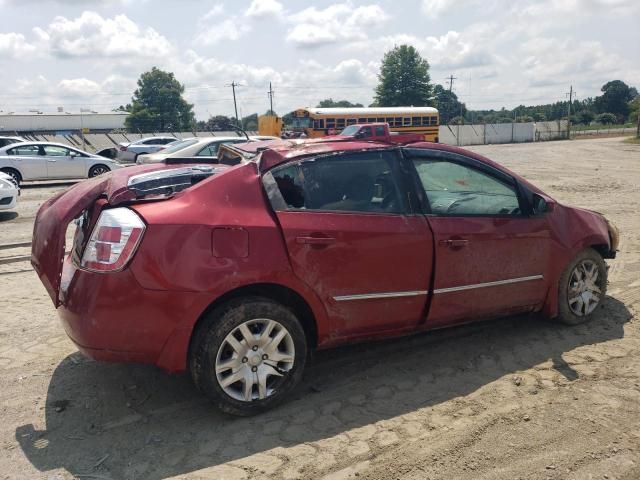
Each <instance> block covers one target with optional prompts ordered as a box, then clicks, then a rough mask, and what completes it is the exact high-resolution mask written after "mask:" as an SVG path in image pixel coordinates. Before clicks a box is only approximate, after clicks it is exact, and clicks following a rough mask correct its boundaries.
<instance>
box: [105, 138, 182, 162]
mask: <svg viewBox="0 0 640 480" xmlns="http://www.w3.org/2000/svg"><path fill="white" fill-rule="evenodd" d="M179 140H180V139H179V138H176V137H171V136H158V137H146V138H141V139H140V140H136V141H134V142H121V143H119V144H118V153H117V159H118V160H119V161H120V162H123V163H135V161H136V159H137V158H138V155H145V154H147V153H154V152H157V151H158V150H161V149H164V148H166V147H167V145H169V144H171V143H173V142H177V141H179Z"/></svg>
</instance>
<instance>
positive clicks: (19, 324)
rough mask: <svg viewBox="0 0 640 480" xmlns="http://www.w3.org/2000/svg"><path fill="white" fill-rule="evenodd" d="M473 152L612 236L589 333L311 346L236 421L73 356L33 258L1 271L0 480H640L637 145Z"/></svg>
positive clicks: (27, 192) (523, 322)
mask: <svg viewBox="0 0 640 480" xmlns="http://www.w3.org/2000/svg"><path fill="white" fill-rule="evenodd" d="M473 150H475V151H478V152H480V153H483V154H486V155H487V156H489V157H491V158H494V159H496V160H498V161H500V162H502V163H503V164H505V165H506V166H508V167H510V168H512V169H513V170H515V171H516V172H518V173H520V174H522V175H523V176H525V177H526V178H528V179H529V180H531V181H533V182H534V183H535V184H537V185H539V186H540V187H542V188H543V189H544V190H546V191H547V192H548V193H549V194H551V195H552V196H554V197H555V198H557V199H558V200H559V201H561V202H566V203H570V204H573V205H578V206H583V207H587V208H591V209H594V210H597V211H600V212H602V213H604V214H606V215H607V216H608V217H609V218H611V219H612V220H613V221H614V222H615V223H616V224H617V225H618V226H619V228H620V230H621V232H622V240H621V246H620V252H619V256H618V259H616V260H614V261H610V262H609V265H610V267H611V268H610V286H609V294H610V297H609V298H607V300H606V302H605V304H604V305H603V307H602V308H601V309H600V310H599V311H598V314H597V318H596V319H595V320H594V321H593V322H591V323H589V324H587V325H582V326H579V327H573V328H570V327H564V326H559V325H556V324H553V323H550V322H545V321H542V320H541V319H540V318H538V317H536V316H525V317H513V318H508V319H504V320H498V321H493V322H488V323H484V324H481V325H474V326H469V327H461V328H456V329H451V330H446V331H439V332H433V333H428V334H423V335H418V336H414V337H410V338H405V339H399V340H392V341H388V342H381V343H375V344H366V345H359V346H356V347H350V348H343V349H339V350H337V351H332V352H329V353H322V354H320V355H318V357H317V359H316V361H315V363H314V365H313V367H312V368H311V370H310V371H309V372H308V375H307V377H306V380H305V382H304V385H303V387H302V388H301V389H300V391H299V394H298V395H297V398H295V399H294V400H293V401H291V402H289V403H288V404H286V405H285V406H283V407H281V408H279V409H277V410H275V411H272V412H269V413H267V414H264V415H261V416H259V417H254V418H249V419H236V418H229V417H225V416H223V415H222V414H220V413H218V412H217V411H215V410H214V409H212V408H211V407H210V406H209V405H208V403H207V402H206V400H205V399H204V398H203V397H202V396H201V395H200V394H198V393H197V392H196V391H195V389H194V387H193V386H192V385H191V383H190V381H189V379H188V377H187V376H169V375H165V374H164V373H162V372H160V371H158V370H156V369H154V368H150V367H144V366H132V365H109V364H100V363H96V362H93V361H89V360H87V359H85V358H83V357H82V356H81V355H80V354H78V353H77V352H76V350H75V348H74V347H73V345H72V344H71V342H70V341H69V340H68V339H67V337H66V336H65V334H64V332H63V330H62V328H61V326H60V325H59V323H58V320H57V316H56V313H55V311H54V309H53V306H52V304H51V301H50V299H49V297H48V296H47V294H46V292H45V290H44V288H43V287H42V285H41V284H40V282H39V281H38V280H37V278H36V275H35V273H34V272H33V271H32V270H31V269H30V266H29V264H28V262H19V263H10V264H4V265H2V264H1V263H2V262H0V319H1V322H0V406H1V410H0V450H1V452H0V478H24V479H33V478H45V479H63V478H64V479H67V478H94V479H161V478H170V477H175V478H216V479H242V478H252V479H253V478H276V479H295V478H328V479H344V478H355V477H358V478H367V479H369V478H371V479H389V478H393V479H403V480H409V479H426V478H429V479H479V478H481V479H505V480H506V479H509V480H511V479H516V478H522V479H603V478H604V479H627V480H636V479H638V478H640V348H639V347H640V328H639V325H640V324H639V323H638V317H637V311H638V307H639V306H640V215H639V214H638V211H639V210H640V186H639V185H640V146H636V145H627V144H624V143H622V140H621V139H597V140H580V141H572V142H566V141H565V142H549V143H540V144H520V145H491V146H480V147H474V148H473ZM60 188H65V186H64V185H54V186H46V187H37V188H25V189H24V190H23V194H22V197H21V198H20V201H19V209H18V214H17V215H16V214H15V213H6V212H5V213H0V244H6V243H15V242H25V241H29V240H30V236H31V229H32V222H33V218H34V215H35V212H36V210H37V207H38V205H39V204H40V203H42V201H43V200H45V199H46V198H48V197H49V196H50V195H52V194H53V193H54V192H56V191H58V190H59V189H60ZM26 252H27V249H26V248H25V249H15V250H10V251H9V250H0V257H8V256H13V255H20V254H25V253H26ZM525 254H526V252H525Z"/></svg>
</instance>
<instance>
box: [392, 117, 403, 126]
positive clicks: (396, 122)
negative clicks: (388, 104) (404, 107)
mask: <svg viewBox="0 0 640 480" xmlns="http://www.w3.org/2000/svg"><path fill="white" fill-rule="evenodd" d="M394 123H395V125H396V127H401V126H402V117H396V120H395V122H394Z"/></svg>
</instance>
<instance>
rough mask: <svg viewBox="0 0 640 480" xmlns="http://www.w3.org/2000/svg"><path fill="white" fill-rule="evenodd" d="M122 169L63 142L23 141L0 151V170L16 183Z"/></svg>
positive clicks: (103, 158)
mask: <svg viewBox="0 0 640 480" xmlns="http://www.w3.org/2000/svg"><path fill="white" fill-rule="evenodd" d="M119 167H120V165H119V164H118V163H117V162H115V161H113V160H110V159H108V158H105V157H101V156H98V155H94V154H92V153H88V152H83V151H82V150H78V149H77V148H73V147H70V146H68V145H63V144H61V143H49V142H22V143H13V144H11V145H8V146H6V147H3V148H0V171H2V172H4V173H6V174H7V175H10V176H11V177H12V178H13V179H14V180H15V182H16V183H17V184H20V183H21V182H23V181H29V180H58V179H70V178H90V177H96V176H98V175H101V174H103V173H107V172H109V171H111V170H115V169H116V168H119Z"/></svg>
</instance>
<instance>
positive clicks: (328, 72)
mask: <svg viewBox="0 0 640 480" xmlns="http://www.w3.org/2000/svg"><path fill="white" fill-rule="evenodd" d="M0 11H1V12H2V24H1V25H0V111H4V112H9V111H14V112H26V111H29V110H40V111H43V112H54V111H57V108H58V107H62V108H63V109H64V111H68V112H78V111H79V110H80V109H81V108H82V109H92V110H94V111H99V112H105V111H110V110H112V109H113V108H116V107H118V106H119V105H123V104H126V103H128V102H130V101H131V96H132V93H133V91H134V90H135V87H136V81H137V79H138V78H139V76H140V74H141V73H142V72H144V71H146V70H149V69H150V68H151V67H153V66H157V67H159V68H161V69H163V70H168V71H171V72H173V73H174V74H175V76H176V78H177V79H178V80H179V81H180V82H181V83H182V84H184V86H185V97H186V98H187V100H188V101H189V102H191V103H193V104H194V110H195V113H196V117H197V118H198V119H201V120H206V119H207V118H208V117H209V116H210V115H217V114H222V115H230V114H233V100H232V92H231V87H230V86H229V84H231V82H237V83H238V84H239V85H240V86H239V87H238V88H237V89H236V94H237V99H238V108H239V113H240V115H243V116H245V115H249V114H251V113H254V112H259V113H264V112H265V111H266V110H268V108H269V100H268V95H267V91H268V89H269V82H271V84H272V86H273V90H274V92H275V93H274V110H276V112H278V113H280V114H284V113H286V112H288V111H291V110H293V109H295V108H299V107H305V106H315V105H317V103H318V101H320V100H322V99H325V98H333V99H334V100H342V99H346V100H349V101H352V102H360V103H363V104H365V105H368V104H370V103H371V102H372V101H373V96H374V89H375V86H376V84H377V74H378V72H379V69H380V62H381V59H382V56H383V54H384V52H386V51H388V50H389V49H391V48H393V47H394V46H396V45H401V44H410V45H413V46H414V47H416V48H417V49H418V51H419V52H420V54H421V55H422V56H423V57H424V58H425V59H427V61H428V62H429V64H430V74H431V80H432V82H433V83H440V84H443V85H445V86H447V87H448V85H449V84H448V80H447V77H449V76H450V75H453V76H454V77H456V79H455V80H454V82H453V89H454V91H455V92H456V93H457V95H458V96H459V98H460V99H461V100H462V101H463V102H465V103H466V104H467V107H468V108H471V109H489V108H495V109H499V108H501V107H503V106H504V107H506V108H512V107H515V106H517V105H519V104H525V105H534V104H541V103H550V102H554V101H561V100H565V99H566V98H567V95H566V94H567V92H568V91H569V88H570V86H573V89H574V91H575V92H576V94H577V98H579V99H582V98H586V97H590V96H595V95H598V94H599V91H600V88H601V86H602V85H603V84H604V83H606V82H607V81H609V80H615V79H620V80H623V81H624V82H626V83H627V84H629V85H632V86H635V87H640V28H639V27H638V18H640V1H638V0H564V1H563V0H556V1H553V0H538V1H530V0H518V1H514V0H511V1H507V0H455V1H454V0H370V1H357V0H341V1H336V0H326V1H325V0H322V1H315V2H301V1H293V0H236V1H233V2H232V1H229V2H225V1H218V2H215V1H214V2H207V1H202V0H200V1H197V0H180V1H178V0H173V1H164V0H160V1H152V0H102V1H98V0H0Z"/></svg>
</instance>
